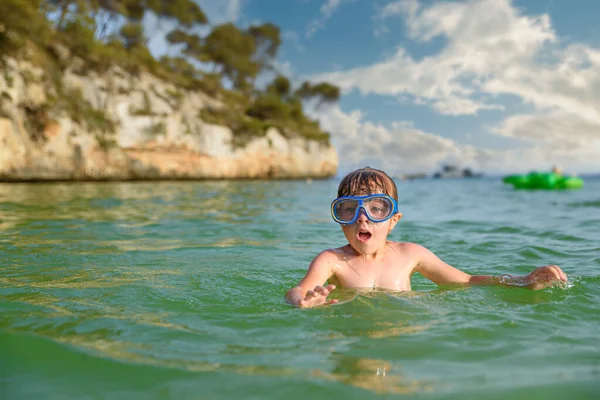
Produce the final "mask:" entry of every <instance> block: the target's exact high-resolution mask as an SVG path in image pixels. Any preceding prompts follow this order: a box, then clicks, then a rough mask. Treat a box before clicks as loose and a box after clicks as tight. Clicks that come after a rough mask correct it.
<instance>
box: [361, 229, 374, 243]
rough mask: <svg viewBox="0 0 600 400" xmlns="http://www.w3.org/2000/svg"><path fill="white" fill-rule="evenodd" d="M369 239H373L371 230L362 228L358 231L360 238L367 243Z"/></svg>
mask: <svg viewBox="0 0 600 400" xmlns="http://www.w3.org/2000/svg"><path fill="white" fill-rule="evenodd" d="M369 239H371V232H367V231H362V230H361V231H359V232H358V240H360V241H361V242H363V243H366V242H368V241H369Z"/></svg>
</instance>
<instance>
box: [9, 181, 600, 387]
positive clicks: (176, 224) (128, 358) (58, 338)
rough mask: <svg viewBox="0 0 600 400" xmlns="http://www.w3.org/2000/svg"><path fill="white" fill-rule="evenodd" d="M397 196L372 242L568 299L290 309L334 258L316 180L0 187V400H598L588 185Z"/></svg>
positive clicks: (598, 241) (371, 301) (334, 241)
mask: <svg viewBox="0 0 600 400" xmlns="http://www.w3.org/2000/svg"><path fill="white" fill-rule="evenodd" d="M398 186H399V193H400V202H399V204H400V211H401V212H402V213H403V214H404V217H403V219H402V220H401V221H400V223H399V225H398V226H397V228H396V229H395V230H394V232H393V233H392V235H391V237H390V239H391V240H397V241H411V242H417V243H420V244H422V245H424V246H426V247H428V248H429V249H431V250H432V251H434V252H435V253H436V254H437V255H438V256H440V257H441V258H442V259H444V260H445V261H447V262H448V263H450V264H452V265H454V266H456V267H458V268H460V269H463V270H465V271H467V272H469V273H471V274H496V275H499V274H502V273H510V274H525V273H528V272H530V271H531V270H532V269H533V268H534V267H536V266H540V265H544V264H548V263H553V264H558V265H560V266H561V267H562V268H563V269H564V271H565V272H566V273H567V274H568V276H569V282H568V284H567V285H563V286H562V287H553V288H548V289H545V290H542V291H530V290H526V289H521V288H506V287H470V288H452V287H437V286H436V285H434V284H432V283H431V282H429V281H427V280H426V279H424V278H422V277H420V276H415V277H413V282H412V286H413V292H410V293H389V292H372V293H360V294H359V293H355V292H352V291H340V290H337V291H336V292H334V297H335V298H338V299H340V304H338V305H335V306H330V307H322V308H317V309H311V310H301V309H296V308H293V307H290V306H289V305H287V304H286V303H285V302H284V300H283V296H284V294H285V292H286V291H287V290H288V289H289V288H290V287H291V286H293V285H294V284H295V283H296V282H297V281H298V280H299V279H301V278H302V276H303V275H304V273H305V271H306V268H307V266H308V263H309V262H310V261H311V260H312V258H313V257H314V256H315V255H316V254H317V253H318V252H320V251H321V250H323V249H325V248H330V247H337V246H340V245H343V244H344V241H343V240H344V237H343V234H342V232H341V230H340V228H339V227H338V226H337V225H336V224H335V223H334V222H333V221H332V220H331V217H330V215H329V203H330V202H331V200H332V199H333V198H334V197H335V193H336V187H337V182H336V181H334V180H330V181H314V182H312V183H307V182H304V181H293V182H280V181H275V182H254V181H226V182H144V183H139V182H137V183H78V184H0V398H2V399H307V398H311V399H321V398H326V399H379V398H396V397H415V398H423V399H442V398H443V399H487V398H490V399H507V398H508V399H598V398H600V344H599V343H600V311H599V306H600V180H593V179H590V180H588V181H586V186H585V187H584V188H583V189H582V190H577V191H537V192H531V191H515V190H513V189H512V188H510V187H508V186H504V185H503V184H502V183H501V181H500V179H491V178H490V179H473V180H440V181H431V180H423V181H411V182H399V183H398Z"/></svg>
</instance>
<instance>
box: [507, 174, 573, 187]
mask: <svg viewBox="0 0 600 400" xmlns="http://www.w3.org/2000/svg"><path fill="white" fill-rule="evenodd" d="M502 182H504V183H507V184H510V185H513V186H514V187H515V189H546V190H552V189H580V188H581V187H582V186H583V179H581V178H578V177H576V176H563V175H561V174H556V173H554V172H531V173H529V174H527V175H509V176H505V177H504V178H502Z"/></svg>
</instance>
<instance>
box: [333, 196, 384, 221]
mask: <svg viewBox="0 0 600 400" xmlns="http://www.w3.org/2000/svg"><path fill="white" fill-rule="evenodd" d="M361 206H362V208H364V210H365V213H366V215H367V218H368V219H369V220H371V221H373V222H381V221H385V220H386V219H388V218H389V217H391V216H392V213H393V212H394V203H393V202H392V200H391V199H390V198H388V197H382V196H379V197H366V198H364V199H360V200H358V199H343V198H342V199H337V200H335V201H334V203H333V205H332V211H333V217H334V219H335V220H336V221H337V222H339V223H342V224H344V223H350V222H352V221H353V220H354V219H355V217H356V216H357V213H358V212H359V210H360V208H361Z"/></svg>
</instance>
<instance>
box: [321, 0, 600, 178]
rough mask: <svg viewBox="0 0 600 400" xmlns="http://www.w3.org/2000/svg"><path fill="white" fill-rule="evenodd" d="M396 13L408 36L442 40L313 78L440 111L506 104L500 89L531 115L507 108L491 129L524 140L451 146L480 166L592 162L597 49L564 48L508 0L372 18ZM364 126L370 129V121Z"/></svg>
mask: <svg viewBox="0 0 600 400" xmlns="http://www.w3.org/2000/svg"><path fill="white" fill-rule="evenodd" d="M400 16H401V17H403V18H404V19H405V23H406V26H407V31H408V32H407V34H408V35H409V37H410V38H412V39H413V40H415V41H417V42H430V41H431V40H432V39H434V38H436V37H441V38H442V39H443V40H444V45H443V46H442V47H441V48H439V50H438V51H437V52H435V53H433V54H430V55H428V56H425V57H422V58H420V59H419V58H415V57H413V56H411V55H410V54H408V53H407V51H406V50H405V49H403V48H398V49H397V50H396V52H395V53H394V54H392V55H391V56H389V57H387V58H385V59H383V60H381V61H379V62H377V63H375V64H372V65H366V66H362V67H357V68H353V69H350V70H346V71H333V72H329V73H324V74H319V75H318V76H313V77H311V78H310V79H311V80H314V81H328V82H331V83H334V84H337V85H339V86H340V87H341V88H342V89H343V90H344V91H345V92H348V91H351V90H358V91H359V92H360V93H362V94H378V95H384V96H393V97H397V98H402V99H404V100H405V101H406V99H410V100H411V101H413V102H414V103H416V104H425V105H428V106H430V107H431V108H432V109H434V110H435V111H437V112H438V113H440V114H445V115H473V116H474V115H476V114H478V113H480V112H481V110H488V109H498V110H502V109H503V107H502V106H501V105H500V104H497V101H498V100H497V99H498V96H500V95H511V96H515V97H516V98H519V99H521V101H522V102H523V104H527V105H529V110H533V111H531V114H530V115H525V114H523V115H514V116H509V117H507V119H506V120H505V121H503V122H502V123H501V124H499V126H497V127H493V128H492V129H491V130H490V131H491V132H492V133H496V134H499V135H503V136H510V137H516V138H520V139H526V140H528V141H530V143H529V145H530V147H528V148H526V149H522V150H518V151H517V150H506V151H503V152H496V151H491V150H477V149H470V150H469V151H467V150H466V148H460V149H459V150H458V153H457V154H460V156H461V157H463V159H468V158H472V159H473V160H474V162H477V163H478V165H479V166H481V167H484V166H489V167H492V166H496V167H501V166H502V165H504V164H503V163H509V164H507V165H511V166H517V165H523V166H525V165H534V164H536V163H539V164H544V163H545V167H546V168H547V167H548V165H552V164H553V163H560V162H561V161H560V160H563V161H562V162H565V163H567V162H570V163H576V164H577V165H579V166H580V167H582V168H588V169H590V168H592V166H593V165H596V168H597V167H598V161H597V160H599V154H600V153H599V152H598V149H599V148H600V49H595V48H591V47H589V46H586V45H583V44H574V45H570V46H567V47H564V46H561V42H560V40H559V38H558V37H557V35H556V33H555V31H554V30H553V28H552V25H551V20H550V17H549V16H548V15H546V14H542V15H537V16H528V15H525V14H523V12H522V11H520V10H518V9H517V8H515V7H513V4H512V3H511V1H510V0H469V1H464V2H438V3H434V4H433V5H431V6H429V7H424V6H421V5H420V4H419V3H418V2H417V1H416V0H409V1H399V2H392V3H389V4H388V5H386V6H385V7H383V8H381V9H380V10H379V11H378V13H377V14H376V16H375V17H374V21H376V22H377V21H380V22H385V21H386V20H389V19H390V18H394V17H396V18H398V17H400ZM380 32H381V30H380ZM363 129H367V131H368V130H369V129H368V128H367V127H366V125H365V128H363ZM390 134H392V135H397V134H398V133H397V132H390ZM559 149H568V150H559ZM446 150H447V151H448V154H450V153H452V152H455V153H456V152H457V150H456V149H446ZM436 154H437V153H436ZM573 155H576V156H573ZM426 158H427V159H430V157H426ZM435 158H436V157H432V158H431V159H435ZM555 158H558V159H559V160H555Z"/></svg>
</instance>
